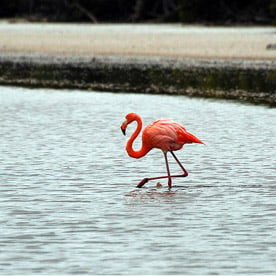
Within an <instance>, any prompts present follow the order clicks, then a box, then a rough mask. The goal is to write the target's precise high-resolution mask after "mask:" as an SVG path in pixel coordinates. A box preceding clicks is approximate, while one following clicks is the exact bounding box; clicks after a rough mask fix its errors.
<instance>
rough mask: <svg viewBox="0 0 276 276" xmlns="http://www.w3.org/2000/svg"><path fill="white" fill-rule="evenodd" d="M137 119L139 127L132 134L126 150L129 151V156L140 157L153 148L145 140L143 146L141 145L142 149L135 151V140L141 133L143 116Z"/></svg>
mask: <svg viewBox="0 0 276 276" xmlns="http://www.w3.org/2000/svg"><path fill="white" fill-rule="evenodd" d="M135 121H136V122H137V128H136V130H135V131H134V132H133V134H132V135H131V137H130V138H129V140H128V141H127V144H126V151H127V153H128V155H129V156H131V157H134V158H140V157H143V156H144V155H146V154H147V153H148V152H149V151H150V150H151V149H150V148H149V147H147V146H146V145H145V144H144V143H143V141H142V147H141V149H140V150H138V151H135V150H134V149H133V142H134V140H135V139H136V137H137V136H138V135H139V133H140V132H141V129H142V120H141V118H136V119H135Z"/></svg>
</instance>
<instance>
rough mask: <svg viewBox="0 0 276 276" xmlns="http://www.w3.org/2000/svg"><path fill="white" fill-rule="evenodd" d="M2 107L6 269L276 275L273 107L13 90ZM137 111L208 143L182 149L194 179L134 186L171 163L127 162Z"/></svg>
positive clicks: (5, 91) (0, 173) (0, 254)
mask: <svg viewBox="0 0 276 276" xmlns="http://www.w3.org/2000/svg"><path fill="white" fill-rule="evenodd" d="M0 100H1V105H0V115H1V121H0V131H1V135H0V181H1V183H0V209H1V213H0V224H1V233H0V248H1V250H0V274H20V275H24V274H44V275H45V274H73V273H77V274H82V273H84V274H275V273H276V230H275V229H276V180H275V179H276V161H275V137H276V124H275V115H276V114H275V112H276V111H275V109H269V108H267V107H264V106H253V105H243V104H239V103H234V102H229V101H228V102H224V101H215V100H204V99H190V98H186V97H182V96H179V97H178V96H173V97H172V96H160V95H135V94H112V93H97V92H84V91H55V90H49V89H45V90H43V89H40V90H37V89H35V90H29V89H23V88H12V87H1V92H0ZM131 111H134V112H137V113H139V114H140V115H141V116H142V117H143V119H144V121H145V123H146V124H148V123H150V122H151V121H153V120H154V119H157V118H173V119H175V120H176V121H179V122H181V123H183V124H184V125H185V126H186V127H187V129H188V130H189V131H190V132H192V133H193V134H195V135H196V136H198V137H199V138H200V139H202V140H203V141H204V142H205V143H206V146H204V145H200V144H193V145H186V146H185V147H184V148H183V149H182V150H181V151H179V152H176V154H177V156H178V157H179V159H180V160H181V161H182V162H183V164H184V165H185V167H186V169H187V170H188V171H189V173H190V174H189V176H188V177H187V178H184V179H174V180H173V185H174V186H173V188H172V190H171V191H168V189H167V186H166V181H165V180H162V181H161V183H162V184H163V187H162V188H157V187H156V182H154V181H153V182H150V183H147V184H146V185H145V188H143V189H137V188H135V186H136V184H137V183H138V182H139V181H140V180H141V179H142V178H144V177H149V176H156V175H160V174H161V175H162V174H164V172H165V165H164V160H163V156H162V153H161V152H160V151H158V150H153V151H152V152H150V153H149V154H148V155H147V156H146V157H144V158H141V159H138V160H136V159H132V158H129V157H128V156H127V154H126V152H125V149H124V147H125V142H126V138H125V137H124V136H123V135H122V133H121V131H120V124H121V122H122V121H123V120H124V116H125V114H127V113H128V112H131ZM134 128H135V126H134V125H130V126H129V128H128V130H127V134H128V136H129V135H130V133H131V132H132V131H133V130H134ZM136 147H139V143H137V145H136ZM170 164H171V170H172V172H178V168H177V165H176V164H174V163H173V161H172V160H171V163H170Z"/></svg>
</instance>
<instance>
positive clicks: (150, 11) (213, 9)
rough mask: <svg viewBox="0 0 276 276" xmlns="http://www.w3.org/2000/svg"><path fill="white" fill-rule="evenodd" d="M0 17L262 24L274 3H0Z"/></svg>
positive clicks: (274, 15) (273, 18) (272, 14)
mask: <svg viewBox="0 0 276 276" xmlns="http://www.w3.org/2000/svg"><path fill="white" fill-rule="evenodd" d="M0 18H10V19H11V20H17V19H22V18H23V19H26V20H29V21H52V22H89V21H92V22H94V23H96V22H184V23H204V24H236V23H237V24H262V25H263V24H271V23H272V22H274V23H275V22H276V0H243V1H240V0H231V1H227V0H209V1H206V0H155V1H148V0H93V1H90V0H13V1H10V0H1V2H0Z"/></svg>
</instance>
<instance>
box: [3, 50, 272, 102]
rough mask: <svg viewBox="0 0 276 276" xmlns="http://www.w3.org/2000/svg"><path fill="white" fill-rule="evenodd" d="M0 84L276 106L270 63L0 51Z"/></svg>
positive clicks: (265, 61) (266, 61)
mask: <svg viewBox="0 0 276 276" xmlns="http://www.w3.org/2000/svg"><path fill="white" fill-rule="evenodd" d="M0 84H1V85H20V86H28V87H52V88H78V89H88V90H98V91H99V90H100V91H114V92H136V93H164V94H175V95H187V96H201V97H213V98H223V99H235V100H240V101H245V102H251V103H255V104H267V105H270V106H276V62H275V61H269V60H264V61H256V60H229V59H227V60H222V59H217V60H214V59H189V58H164V57H162V58H151V57H145V58H143V57H118V56H116V57H112V56H97V57H88V56H82V57H76V56H69V55H39V54H35V55H31V54H24V55H23V54H9V55H0Z"/></svg>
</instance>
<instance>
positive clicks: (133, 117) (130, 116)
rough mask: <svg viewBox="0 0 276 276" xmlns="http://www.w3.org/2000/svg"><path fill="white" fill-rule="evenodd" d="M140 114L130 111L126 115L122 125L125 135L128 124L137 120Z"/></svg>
mask: <svg viewBox="0 0 276 276" xmlns="http://www.w3.org/2000/svg"><path fill="white" fill-rule="evenodd" d="M137 117H138V115H137V114H136V113H129V114H127V115H126V120H125V121H124V122H123V123H122V125H121V130H122V132H123V134H124V135H126V129H127V126H128V124H130V123H132V122H133V121H136V120H137Z"/></svg>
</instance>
